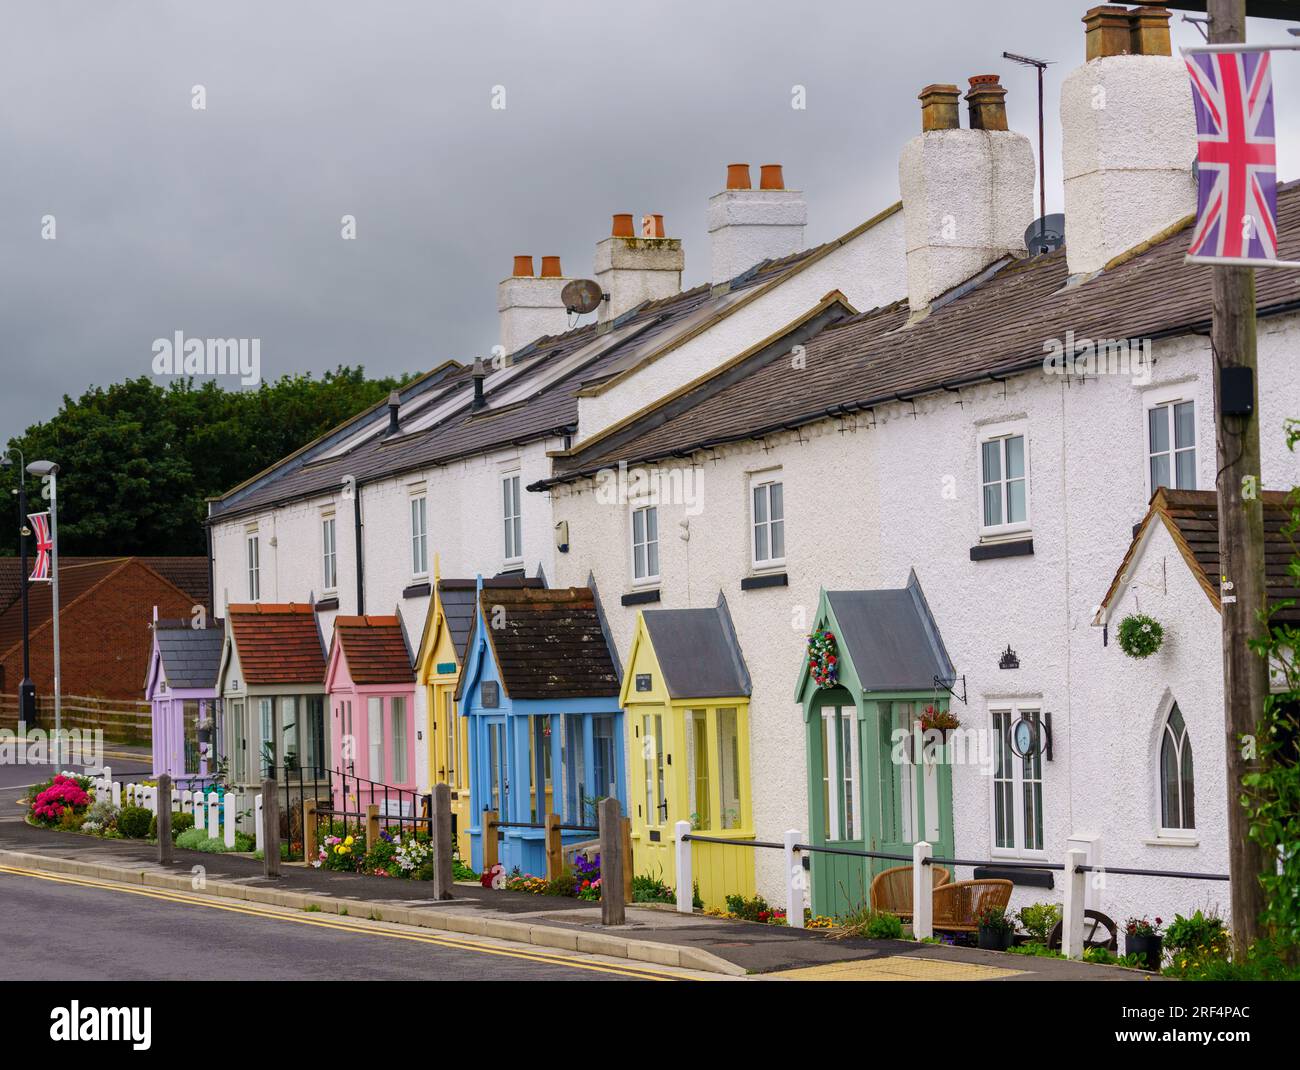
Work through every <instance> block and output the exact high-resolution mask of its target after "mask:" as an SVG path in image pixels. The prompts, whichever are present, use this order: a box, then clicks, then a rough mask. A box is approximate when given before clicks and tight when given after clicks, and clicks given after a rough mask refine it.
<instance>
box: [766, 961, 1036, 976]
mask: <svg viewBox="0 0 1300 1070" xmlns="http://www.w3.org/2000/svg"><path fill="white" fill-rule="evenodd" d="M1024 972H1025V971H1024V970H1007V969H1003V968H1002V967H1001V966H984V965H981V964H978V963H974V962H953V961H951V960H949V959H932V958H919V957H916V956H912V955H888V956H885V957H884V958H878V959H851V960H849V961H847V962H831V963H827V964H825V965H822V966H804V967H801V968H800V969H796V970H782V971H780V972H779V973H772V974H768V976H769V977H778V978H786V979H788V980H791V981H994V980H1000V979H1002V978H1006V977H1014V976H1015V975H1016V974H1019V973H1024Z"/></svg>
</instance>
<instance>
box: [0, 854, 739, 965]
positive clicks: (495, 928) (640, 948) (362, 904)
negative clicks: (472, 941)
mask: <svg viewBox="0 0 1300 1070" xmlns="http://www.w3.org/2000/svg"><path fill="white" fill-rule="evenodd" d="M0 863H2V864H6V865H11V866H16V867H19V868H22V869H33V870H40V871H42V872H46V873H65V874H71V875H74V876H78V877H92V878H97V879H99V880H108V881H114V882H116V883H118V884H139V885H145V886H148V887H152V888H164V889H167V890H168V891H183V892H194V891H200V892H202V893H203V894H206V895H215V896H223V897H225V898H228V899H243V900H245V901H247V902H250V903H261V904H263V905H266V906H278V907H285V908H287V909H291V910H306V909H308V908H309V907H315V908H317V909H318V910H319V911H320V912H321V913H325V914H340V915H342V914H346V915H347V916H350V917H358V918H361V919H362V920H366V919H369V918H374V919H375V920H377V921H384V922H390V923H392V924H397V925H412V926H417V927H420V928H425V929H440V930H443V931H445V932H452V933H461V934H464V935H466V936H486V937H489V938H495V939H498V940H512V941H514V942H516V943H521V944H535V945H537V946H538V947H553V948H559V949H562V950H566V951H581V952H586V953H588V954H592V955H606V956H609V957H611V958H624V959H630V960H633V961H637V962H646V963H651V964H653V965H656V966H677V967H680V968H682V969H689V970H699V971H701V972H705V973H720V974H725V975H727V976H729V977H743V976H745V975H746V971H745V969H744V967H743V966H737V965H736V964H735V963H733V962H727V961H726V960H725V959H723V958H719V957H718V956H717V955H713V954H711V953H710V952H708V951H703V950H701V949H700V948H695V947H681V946H678V945H676V944H659V943H655V942H654V941H652V940H645V939H632V938H629V937H625V936H619V935H616V934H614V933H588V932H581V931H579V930H576V929H564V928H559V927H555V926H550V925H539V924H537V923H535V922H519V921H508V920H506V919H504V918H482V917H474V916H472V915H467V914H464V913H462V912H457V911H451V910H436V909H434V910H426V909H412V908H410V907H398V906H379V905H376V904H374V903H373V902H370V901H368V900H364V899H345V898H340V897H337V896H329V895H313V894H305V893H301V892H285V891H278V890H273V889H269V888H255V887H250V886H249V885H246V884H238V883H235V882H233V881H215V880H208V881H205V882H204V885H203V887H202V888H199V889H196V888H195V887H194V882H193V879H192V878H190V877H187V876H181V875H179V874H174V873H160V872H157V871H155V870H152V869H135V868H132V867H129V866H118V865H110V864H107V863H103V862H78V861H74V860H72V859H68V858H51V857H49V856H47V855H39V854H29V853H27V852H24V851H7V850H0Z"/></svg>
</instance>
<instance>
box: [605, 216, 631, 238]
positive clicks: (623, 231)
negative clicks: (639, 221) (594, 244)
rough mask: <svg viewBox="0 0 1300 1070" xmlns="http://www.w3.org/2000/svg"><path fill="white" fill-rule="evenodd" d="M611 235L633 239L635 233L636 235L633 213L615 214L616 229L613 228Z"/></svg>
mask: <svg viewBox="0 0 1300 1070" xmlns="http://www.w3.org/2000/svg"><path fill="white" fill-rule="evenodd" d="M610 234H611V235H613V236H614V237H615V238H632V237H635V233H634V231H633V230H632V213H631V212H615V213H614V227H613V229H612V230H611V231H610Z"/></svg>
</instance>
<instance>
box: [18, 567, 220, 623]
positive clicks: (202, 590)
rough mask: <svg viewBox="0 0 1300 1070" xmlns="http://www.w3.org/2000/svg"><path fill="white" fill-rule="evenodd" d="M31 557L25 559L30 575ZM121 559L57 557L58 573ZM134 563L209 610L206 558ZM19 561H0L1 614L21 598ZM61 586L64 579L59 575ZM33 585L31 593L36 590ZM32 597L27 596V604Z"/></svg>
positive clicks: (21, 574)
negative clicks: (152, 572) (146, 567)
mask: <svg viewBox="0 0 1300 1070" xmlns="http://www.w3.org/2000/svg"><path fill="white" fill-rule="evenodd" d="M32 557H33V555H29V556H28V559H27V568H28V571H29V572H30V571H31V567H32ZM122 560H124V558H122V557H72V556H67V557H65V556H64V555H62V554H60V555H59V570H60V572H61V573H62V571H63V570H64V569H68V568H72V567H73V566H75V565H92V564H101V563H103V562H105V561H122ZM135 560H137V561H139V562H140V563H141V564H143V565H146V566H148V567H149V568H151V569H153V570H154V571H155V572H156V573H158V575H160V576H162V577H163V579H165V580H168V581H170V582H171V583H173V584H175V585H176V586H177V587H179V588H180V589H181V590H182V591H184V592H185V593H186V594H188V595H189V596H190V597H191V598H193V599H194V602H195V604H196V605H202V606H211V604H212V602H211V598H210V592H209V588H208V559H207V558H206V557H139V556H137V557H136V558H135ZM21 565H22V559H21V558H18V557H0V610H5V609H8V608H9V606H11V605H12V604H13V603H14V602H16V601H17V600H18V599H19V597H20V596H21V595H22V576H23V573H22V568H21ZM59 582H60V584H62V582H63V577H62V575H60V577H59ZM35 586H36V585H35V584H33V586H32V588H31V589H34V588H35ZM30 600H31V596H30V594H29V595H28V601H29V602H30Z"/></svg>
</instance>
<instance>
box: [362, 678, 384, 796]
mask: <svg viewBox="0 0 1300 1070" xmlns="http://www.w3.org/2000/svg"><path fill="white" fill-rule="evenodd" d="M366 739H367V742H368V743H369V745H370V752H369V755H368V757H369V765H368V766H367V770H366V776H368V777H369V778H370V779H371V780H376V781H382V780H383V779H384V700H383V699H382V698H380V697H379V696H378V695H371V696H370V697H369V698H368V699H367V700H366Z"/></svg>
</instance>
